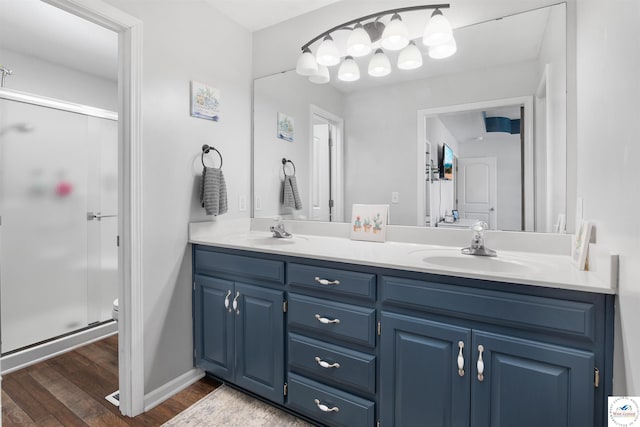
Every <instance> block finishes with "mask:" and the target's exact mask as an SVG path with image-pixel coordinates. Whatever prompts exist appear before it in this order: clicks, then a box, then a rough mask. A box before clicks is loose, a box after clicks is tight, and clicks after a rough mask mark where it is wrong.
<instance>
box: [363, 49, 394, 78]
mask: <svg viewBox="0 0 640 427" xmlns="http://www.w3.org/2000/svg"><path fill="white" fill-rule="evenodd" d="M368 71H369V75H370V76H373V77H382V76H386V75H387V74H389V73H390V72H391V62H389V58H387V55H385V54H384V52H383V51H382V49H376V53H375V55H373V57H372V58H371V61H369V70H368Z"/></svg>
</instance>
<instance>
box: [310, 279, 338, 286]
mask: <svg viewBox="0 0 640 427" xmlns="http://www.w3.org/2000/svg"><path fill="white" fill-rule="evenodd" d="M315 281H316V282H318V283H320V284H321V285H339V284H340V280H327V279H321V278H319V277H316V278H315Z"/></svg>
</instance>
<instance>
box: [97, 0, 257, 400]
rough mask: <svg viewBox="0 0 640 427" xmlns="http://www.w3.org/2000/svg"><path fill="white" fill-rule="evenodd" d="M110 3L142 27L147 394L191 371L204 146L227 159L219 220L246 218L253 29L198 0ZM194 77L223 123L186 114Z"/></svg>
mask: <svg viewBox="0 0 640 427" xmlns="http://www.w3.org/2000/svg"><path fill="white" fill-rule="evenodd" d="M107 1H108V3H111V4H112V5H114V6H115V7H118V8H120V9H121V10H123V11H125V12H127V13H129V14H130V15H133V16H135V17H137V18H139V19H141V20H142V21H143V26H144V28H143V37H144V40H143V55H144V56H143V64H144V70H143V85H142V124H143V142H142V150H143V152H144V158H143V165H142V167H143V184H142V194H143V206H142V210H143V230H142V236H143V242H142V243H143V247H142V250H143V260H142V262H143V266H142V268H143V291H142V295H143V300H144V307H143V309H144V368H145V372H144V377H145V385H144V390H145V393H149V392H151V391H153V390H155V389H157V388H158V387H160V386H162V385H164V384H166V383H167V382H168V381H170V380H173V379H175V378H177V377H178V376H180V375H181V374H183V373H185V372H187V371H189V370H190V369H192V368H193V340H192V323H191V322H192V320H191V272H192V270H191V248H190V245H188V244H187V239H188V233H187V231H188V230H187V224H188V223H189V222H191V221H202V220H208V219H211V218H210V217H207V216H206V215H205V212H204V209H203V208H202V207H200V206H199V204H198V188H199V177H198V176H196V174H198V175H199V174H200V172H201V169H202V165H201V163H200V153H201V149H200V147H201V146H202V144H205V143H206V144H209V145H213V146H215V147H216V148H217V149H219V150H220V152H221V153H222V155H223V156H224V166H223V171H224V174H225V178H226V183H227V189H228V200H229V212H228V213H226V214H224V215H223V216H221V217H220V221H224V220H226V219H230V218H239V217H248V216H249V212H248V211H244V212H240V211H239V208H238V205H239V203H238V201H239V197H241V196H243V197H246V198H247V200H249V194H250V168H251V153H250V137H251V135H250V129H251V35H250V33H249V32H248V31H246V30H245V29H243V28H242V27H240V26H239V25H237V24H236V23H234V22H233V21H231V20H230V19H228V18H226V17H224V16H223V15H221V14H220V13H219V12H217V11H216V10H215V9H213V8H212V7H210V6H209V5H207V4H206V3H203V2H142V1H136V2H132V1H130V0H107ZM192 79H193V80H198V81H201V82H204V83H208V84H210V85H212V86H213V87H216V88H218V89H219V90H220V92H221V113H220V122H217V123H216V122H212V121H208V120H203V119H198V118H193V117H190V116H189V81H190V80H192ZM247 204H248V203H247Z"/></svg>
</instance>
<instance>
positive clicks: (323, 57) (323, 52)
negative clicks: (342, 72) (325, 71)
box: [316, 36, 340, 67]
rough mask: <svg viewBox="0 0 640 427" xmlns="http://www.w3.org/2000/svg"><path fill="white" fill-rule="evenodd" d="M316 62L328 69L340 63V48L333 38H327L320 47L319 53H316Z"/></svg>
mask: <svg viewBox="0 0 640 427" xmlns="http://www.w3.org/2000/svg"><path fill="white" fill-rule="evenodd" d="M316 61H317V62H318V64H320V65H326V66H328V67H330V66H332V65H336V64H337V63H338V62H340V52H338V47H337V46H336V44H335V43H334V41H333V38H331V36H326V37H325V38H324V40H323V41H322V43H321V44H320V46H319V47H318V51H317V52H316Z"/></svg>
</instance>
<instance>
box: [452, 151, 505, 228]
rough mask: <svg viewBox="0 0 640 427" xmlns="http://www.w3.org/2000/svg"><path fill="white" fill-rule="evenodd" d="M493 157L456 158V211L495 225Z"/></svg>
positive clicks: (492, 225)
mask: <svg viewBox="0 0 640 427" xmlns="http://www.w3.org/2000/svg"><path fill="white" fill-rule="evenodd" d="M496 169H497V167H496V158H495V157H474V158H466V159H458V176H457V178H458V179H457V182H458V185H457V191H458V212H459V214H460V217H461V218H470V219H477V220H481V221H484V222H486V223H487V224H488V225H489V229H491V230H495V229H496V227H497V215H498V212H497V209H496V201H497V177H496V175H497V171H496Z"/></svg>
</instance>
